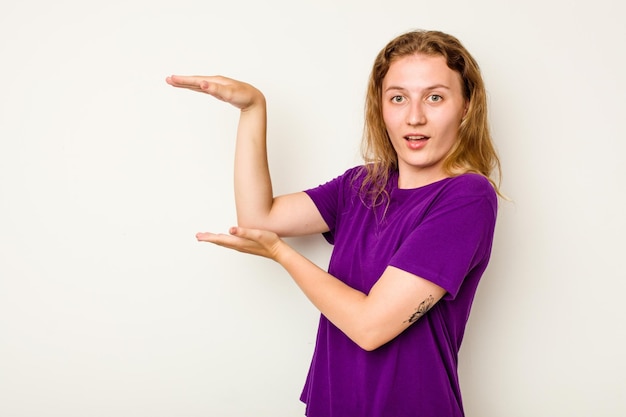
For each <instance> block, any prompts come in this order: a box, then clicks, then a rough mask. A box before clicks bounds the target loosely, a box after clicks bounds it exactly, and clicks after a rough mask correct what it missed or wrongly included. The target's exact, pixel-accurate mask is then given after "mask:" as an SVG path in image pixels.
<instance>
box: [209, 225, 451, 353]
mask: <svg viewBox="0 0 626 417" xmlns="http://www.w3.org/2000/svg"><path fill="white" fill-rule="evenodd" d="M230 233H231V234H230V235H223V234H212V233H200V234H198V240H201V241H205V242H211V243H214V244H217V245H220V246H224V247H227V248H231V249H235V250H238V251H240V252H244V253H250V254H254V255H259V256H264V257H267V258H270V259H273V260H275V261H276V262H278V263H279V264H281V265H282V266H283V267H284V268H285V269H286V270H287V272H288V273H289V274H290V275H291V277H292V278H293V280H294V281H295V282H296V284H297V285H298V286H299V287H300V289H301V290H302V291H303V292H304V294H305V295H306V296H307V297H308V298H309V300H311V302H312V303H313V304H314V305H315V306H316V307H317V308H318V309H319V310H320V312H321V313H322V314H324V315H325V316H326V317H327V318H328V319H329V320H330V321H331V322H332V323H333V324H334V325H335V326H337V327H338V328H339V329H340V330H341V331H342V332H344V333H345V334H346V335H347V336H348V337H349V338H350V339H352V340H353V341H354V342H355V343H357V344H358V345H359V346H361V347H362V348H363V349H365V350H374V349H376V348H378V347H380V346H382V345H383V344H385V343H387V342H388V341H390V340H392V339H393V338H395V337H396V336H397V335H399V334H400V333H401V332H403V331H404V330H405V329H406V328H407V327H409V326H410V325H411V324H412V323H414V322H415V321H417V320H418V319H419V318H420V317H422V316H423V315H424V314H426V312H428V310H429V309H430V308H431V307H432V306H433V305H434V304H435V303H437V302H438V301H439V300H440V299H441V298H442V297H443V296H444V294H445V293H446V291H445V290H444V289H443V288H441V287H439V286H438V285H436V284H434V283H432V282H430V281H428V280H425V279H423V278H420V277H418V276H416V275H413V274H411V273H408V272H406V271H402V270H400V269H397V268H394V267H388V268H387V269H386V270H385V272H384V273H383V275H382V276H381V277H380V279H379V280H378V281H377V282H376V284H375V285H374V287H373V288H372V290H371V291H370V292H369V294H364V293H362V292H360V291H357V290H355V289H354V288H351V287H350V286H348V285H346V284H345V283H343V282H342V281H340V280H339V279H337V278H335V277H333V276H332V275H330V274H329V273H327V272H325V271H324V270H322V269H321V268H319V267H318V266H316V265H315V264H313V263H312V262H311V261H309V260H308V259H306V258H305V257H304V256H302V255H301V254H299V253H298V252H297V251H295V250H294V249H293V248H291V247H290V246H289V245H287V244H286V243H285V242H284V241H282V240H281V239H280V238H278V236H277V235H276V234H275V233H272V232H267V231H262V230H251V229H244V228H232V229H231V231H230Z"/></svg>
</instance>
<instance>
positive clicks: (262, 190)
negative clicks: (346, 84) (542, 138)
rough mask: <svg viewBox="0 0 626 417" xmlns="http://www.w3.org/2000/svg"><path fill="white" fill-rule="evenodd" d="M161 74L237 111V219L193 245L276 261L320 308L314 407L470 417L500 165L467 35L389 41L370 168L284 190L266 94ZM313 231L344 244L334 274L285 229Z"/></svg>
mask: <svg viewBox="0 0 626 417" xmlns="http://www.w3.org/2000/svg"><path fill="white" fill-rule="evenodd" d="M167 82H168V83H169V84H171V85H172V86H175V87H181V88H187V89H191V90H194V91H199V92H203V93H207V94H209V95H211V96H214V97H216V98H218V99H220V100H223V101H226V102H228V103H230V104H232V105H234V106H235V107H237V108H239V109H240V110H241V116H240V122H239V128H238V131H237V144H236V150H235V201H236V208H237V221H238V226H237V227H233V228H231V229H230V231H229V232H230V233H229V234H228V235H226V234H213V233H198V235H197V239H198V240H200V241H204V242H211V243H214V244H217V245H220V246H224V247H227V248H231V249H235V250H238V251H241V252H245V253H250V254H254V255H260V256H264V257H267V258H269V259H272V260H274V261H276V262H278V263H279V264H280V265H282V266H283V267H284V268H285V269H286V271H287V272H288V273H289V274H290V275H291V277H292V278H293V279H294V281H295V282H296V283H297V284H298V286H299V287H300V288H301V290H302V291H303V292H304V294H305V295H306V296H307V297H308V298H309V299H310V301H311V302H312V303H313V304H314V305H315V306H316V307H317V308H318V309H319V310H320V312H321V317H320V324H319V329H318V336H317V343H316V347H315V351H314V355H313V360H312V363H311V367H310V370H309V374H308V377H307V380H306V384H305V387H304V390H303V392H302V396H301V399H302V401H304V402H305V403H306V404H307V407H306V415H307V416H310V417H318V416H319V417H333V416H335V417H351V416H354V417H357V416H358V417H366V416H369V417H403V416H422V417H427V416H433V417H434V416H436V417H442V416H462V415H463V406H462V401H461V393H460V389H459V383H458V377H457V354H458V351H459V348H460V344H461V340H462V337H463V333H464V330H465V325H466V322H467V319H468V316H469V312H470V308H471V304H472V300H473V297H474V294H475V291H476V287H477V285H478V282H479V280H480V277H481V276H482V274H483V272H484V270H485V268H486V267H487V263H488V261H489V256H490V253H491V244H492V239H493V232H494V226H495V221H496V211H497V194H498V189H497V185H496V184H495V183H494V181H493V180H492V179H491V175H492V171H494V170H496V171H499V161H498V157H497V154H496V152H495V150H494V147H493V144H492V141H491V137H490V134H489V128H488V123H487V111H486V94H485V88H484V85H483V82H482V78H481V75H480V71H479V69H478V66H477V64H476V62H475V60H474V59H473V58H472V57H471V55H470V54H469V53H468V52H467V50H466V49H465V48H464V47H463V46H462V45H461V43H460V42H459V41H458V40H457V39H456V38H454V37H452V36H450V35H447V34H445V33H441V32H435V31H412V32H408V33H405V34H403V35H400V36H398V37H397V38H395V39H394V40H392V41H391V42H390V43H389V44H388V45H387V46H386V47H385V48H383V50H382V51H381V52H380V53H379V54H378V56H377V58H376V60H375V63H374V67H373V69H372V73H371V76H370V80H369V86H368V94H367V99H366V123H365V135H364V143H363V145H364V146H363V154H364V159H365V162H366V163H365V164H364V165H363V166H360V167H355V168H352V169H349V170H348V171H346V172H345V173H344V174H343V175H341V176H339V177H337V178H335V179H333V180H332V181H330V182H328V183H326V184H324V185H321V186H319V187H315V188H312V189H310V190H306V191H304V192H298V193H294V194H288V195H282V196H277V197H274V195H273V193H272V185H271V180H270V175H269V169H268V164H267V154H266V142H265V132H266V107H265V99H264V96H263V94H262V93H261V92H260V91H258V90H257V89H255V88H254V87H252V86H250V85H249V84H246V83H242V82H239V81H235V80H231V79H228V78H224V77H198V76H192V77H185V76H171V77H168V79H167ZM314 233H324V236H325V237H326V239H327V240H328V241H329V242H330V243H331V244H334V248H333V254H332V257H331V261H330V265H329V269H328V272H325V271H324V270H322V269H320V268H319V267H317V266H316V265H314V264H313V263H312V262H310V261H309V260H307V259H306V258H305V257H303V256H302V255H301V254H299V253H298V252H296V251H295V250H294V249H293V248H291V247H290V246H288V245H287V244H286V243H285V242H284V241H283V240H281V238H280V237H282V236H301V235H307V234H314Z"/></svg>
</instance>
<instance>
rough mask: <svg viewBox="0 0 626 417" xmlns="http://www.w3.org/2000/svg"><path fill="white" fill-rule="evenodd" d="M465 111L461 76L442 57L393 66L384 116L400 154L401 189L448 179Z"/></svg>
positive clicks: (385, 83)
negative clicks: (449, 159) (448, 162)
mask: <svg viewBox="0 0 626 417" xmlns="http://www.w3.org/2000/svg"><path fill="white" fill-rule="evenodd" d="M466 108H467V101H466V100H465V98H464V97H463V92H462V82H461V76H460V75H459V74H458V73H457V72H456V71H453V70H451V69H450V68H448V66H447V65H446V61H445V59H444V58H443V57H442V56H430V55H422V54H416V55H409V56H405V57H402V58H399V59H398V60H396V61H394V62H393V63H392V64H391V65H390V67H389V71H388V72H387V75H386V76H385V78H384V79H383V85H382V111H383V120H384V122H385V126H386V127H387V133H388V134H389V138H390V139H391V144H392V145H393V148H394V149H395V151H396V153H397V155H398V169H399V171H400V180H399V181H400V183H399V186H400V188H416V187H420V186H423V185H427V184H430V183H432V182H434V181H438V180H440V179H443V178H445V177H446V174H445V173H444V171H443V161H444V158H445V156H446V155H447V153H448V152H449V151H450V149H451V148H452V145H453V144H454V143H455V142H456V141H457V138H458V130H459V126H460V124H461V119H462V118H463V116H464V115H465V112H466Z"/></svg>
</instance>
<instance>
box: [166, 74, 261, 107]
mask: <svg viewBox="0 0 626 417" xmlns="http://www.w3.org/2000/svg"><path fill="white" fill-rule="evenodd" d="M165 81H166V82H167V83H168V84H169V85H171V86H173V87H177V88H186V89H188V90H191V91H197V92H199V93H205V94H209V95H211V96H213V97H215V98H216V99H218V100H221V101H224V102H226V103H230V104H232V105H233V106H235V107H237V108H238V109H240V110H241V111H247V110H250V109H252V108H253V107H255V106H257V105H263V106H264V105H265V97H264V96H263V93H261V91H259V90H258V89H256V88H255V87H253V86H252V85H250V84H248V83H244V82H242V81H237V80H233V79H232V78H227V77H222V76H218V75H215V76H202V75H171V76H169V77H167V78H166V79H165Z"/></svg>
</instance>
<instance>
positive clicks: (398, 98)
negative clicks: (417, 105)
mask: <svg viewBox="0 0 626 417" xmlns="http://www.w3.org/2000/svg"><path fill="white" fill-rule="evenodd" d="M403 101H404V97H403V96H393V97H391V102H392V103H402V102H403Z"/></svg>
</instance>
